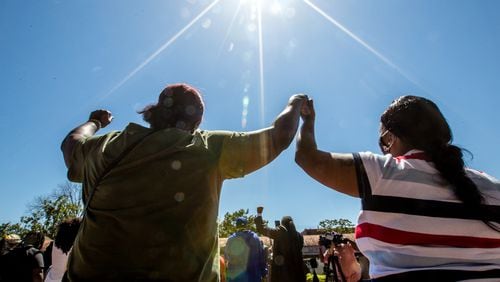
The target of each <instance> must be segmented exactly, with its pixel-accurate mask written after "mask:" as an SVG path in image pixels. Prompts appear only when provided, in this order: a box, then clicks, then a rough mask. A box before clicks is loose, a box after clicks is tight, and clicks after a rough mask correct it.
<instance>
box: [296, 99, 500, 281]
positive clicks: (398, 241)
mask: <svg viewBox="0 0 500 282" xmlns="http://www.w3.org/2000/svg"><path fill="white" fill-rule="evenodd" d="M301 116H302V119H303V124H302V126H301V129H300V135H299V137H298V139H297V151H296V156H295V159H296V162H297V163H298V165H299V166H301V167H302V169H304V171H305V172H306V173H307V174H309V175H310V176H311V177H313V178H314V179H316V180H317V181H319V182H321V183H323V184H324V185H326V186H328V187H330V188H332V189H334V190H336V191H338V192H341V193H344V194H347V195H350V196H353V197H359V198H361V206H362V211H361V213H360V215H359V218H358V223H357V226H356V243H357V245H358V248H359V249H360V251H361V252H362V253H363V254H364V255H365V256H366V257H367V258H368V259H369V261H370V276H371V278H372V279H373V280H374V281H458V280H466V279H480V278H485V279H487V278H498V277H500V233H499V228H498V226H499V225H498V223H499V221H500V182H499V181H498V180H497V179H495V178H493V177H492V176H489V175H487V174H486V173H484V172H480V171H477V170H473V169H469V168H465V167H464V161H463V159H462V150H461V149H460V148H459V147H457V146H455V145H453V144H452V132H451V129H450V127H449V125H448V123H447V121H446V119H445V118H444V116H443V114H442V113H441V111H440V110H439V108H438V107H437V105H436V104H435V103H434V102H432V101H430V100H428V99H426V98H423V97H417V96H402V97H400V98H398V99H396V100H395V101H393V102H392V103H391V104H390V105H389V107H388V108H387V109H386V110H385V111H384V112H383V114H382V115H381V118H380V137H379V145H380V148H381V151H382V153H383V154H384V155H379V154H374V153H370V152H363V153H354V154H342V153H330V152H325V151H321V150H319V149H318V148H317V145H316V141H315V132H314V124H315V111H314V105H313V101H312V100H310V101H308V103H307V104H305V106H304V108H303V109H302V111H301Z"/></svg>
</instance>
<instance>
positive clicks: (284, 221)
mask: <svg viewBox="0 0 500 282" xmlns="http://www.w3.org/2000/svg"><path fill="white" fill-rule="evenodd" d="M281 225H283V227H285V228H286V230H288V231H289V232H292V233H295V232H296V231H297V230H296V229H295V224H294V223H293V218H292V217H291V216H288V215H287V216H284V217H282V218H281Z"/></svg>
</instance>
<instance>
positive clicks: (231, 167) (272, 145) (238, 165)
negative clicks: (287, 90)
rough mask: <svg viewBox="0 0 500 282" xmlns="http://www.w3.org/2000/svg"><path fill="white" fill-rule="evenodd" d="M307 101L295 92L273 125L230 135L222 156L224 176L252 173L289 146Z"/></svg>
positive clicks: (239, 175)
mask: <svg viewBox="0 0 500 282" xmlns="http://www.w3.org/2000/svg"><path fill="white" fill-rule="evenodd" d="M305 102H307V96H306V95H302V94H300V95H293V96H292V97H290V99H289V101H288V104H287V106H286V107H285V109H284V110H283V111H282V112H281V113H280V114H279V115H278V117H276V119H275V121H274V122H273V124H272V125H271V126H270V127H268V128H264V129H261V130H257V131H251V132H245V133H241V134H238V133H235V134H234V135H233V136H231V138H227V139H226V140H225V143H224V150H223V153H222V155H221V160H220V165H221V167H222V169H223V171H224V174H225V175H224V176H225V177H229V178H233V177H234V176H236V177H241V176H243V175H246V174H249V173H251V172H253V171H255V170H257V169H259V168H261V167H263V166H265V165H266V164H268V163H270V162H271V161H272V160H274V159H275V158H276V157H277V156H278V155H279V154H280V153H281V152H282V151H283V150H285V149H286V148H288V146H289V145H290V143H291V142H292V140H293V138H294V137H295V134H296V133H297V128H298V126H299V119H300V109H301V107H302V104H303V103H305ZM235 169H236V172H235Z"/></svg>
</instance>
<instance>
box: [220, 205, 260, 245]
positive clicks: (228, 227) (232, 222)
mask: <svg viewBox="0 0 500 282" xmlns="http://www.w3.org/2000/svg"><path fill="white" fill-rule="evenodd" d="M238 217H244V218H246V220H247V224H246V225H245V226H244V227H243V228H244V229H245V230H251V231H254V232H257V229H256V227H255V223H254V219H255V216H254V215H248V209H246V210H244V209H240V210H237V211H235V212H232V213H229V212H227V213H226V214H225V215H224V220H222V222H221V223H219V237H223V238H225V237H229V236H230V235H231V234H233V233H234V232H236V231H237V230H238V229H237V228H236V219H237V218H238Z"/></svg>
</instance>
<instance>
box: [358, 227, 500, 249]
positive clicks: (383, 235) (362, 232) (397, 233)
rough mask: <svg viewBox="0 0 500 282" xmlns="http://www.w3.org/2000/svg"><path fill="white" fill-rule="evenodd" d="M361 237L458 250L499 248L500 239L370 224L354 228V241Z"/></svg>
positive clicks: (393, 242) (391, 242) (392, 242)
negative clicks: (440, 233) (410, 230)
mask: <svg viewBox="0 0 500 282" xmlns="http://www.w3.org/2000/svg"><path fill="white" fill-rule="evenodd" d="M363 237H369V238H373V239H376V240H379V241H382V242H386V243H390V244H401V245H441V246H453V247H459V248H499V247H500V239H492V238H478V237H468V236H452V235H434V234H426V233H417V232H408V231H402V230H398V229H393V228H388V227H384V226H380V225H376V224H371V223H362V224H359V225H358V226H356V239H359V238H363Z"/></svg>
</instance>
